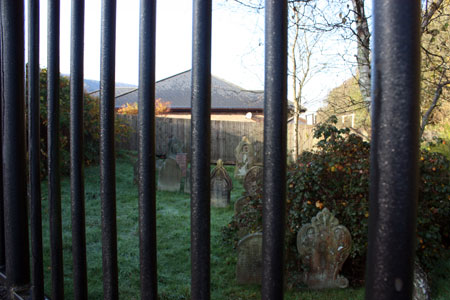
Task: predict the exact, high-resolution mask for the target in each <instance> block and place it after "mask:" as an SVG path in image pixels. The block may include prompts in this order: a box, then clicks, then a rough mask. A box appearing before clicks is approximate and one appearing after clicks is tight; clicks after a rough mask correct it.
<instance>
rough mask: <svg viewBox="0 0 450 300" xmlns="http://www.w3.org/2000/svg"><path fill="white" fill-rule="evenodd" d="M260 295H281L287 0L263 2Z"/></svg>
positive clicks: (285, 125) (283, 226) (285, 145)
mask: <svg viewBox="0 0 450 300" xmlns="http://www.w3.org/2000/svg"><path fill="white" fill-rule="evenodd" d="M265 5H266V8H265V11H266V16H265V22H266V25H265V43H266V47H265V75H264V78H265V79H264V198H263V199H264V200H263V278H262V288H261V291H262V299H264V300H269V299H270V300H275V299H283V295H284V292H283V288H284V286H283V281H284V228H285V217H284V216H285V200H286V159H287V156H286V154H287V150H286V148H287V117H286V116H287V114H286V112H287V56H286V53H287V1H278V0H269V1H266V2H265Z"/></svg>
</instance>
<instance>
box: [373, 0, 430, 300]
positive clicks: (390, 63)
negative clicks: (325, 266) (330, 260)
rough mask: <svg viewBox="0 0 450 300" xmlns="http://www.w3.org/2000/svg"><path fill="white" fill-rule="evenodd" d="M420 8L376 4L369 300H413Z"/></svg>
mask: <svg viewBox="0 0 450 300" xmlns="http://www.w3.org/2000/svg"><path fill="white" fill-rule="evenodd" d="M420 12H421V7H420V1H419V0H416V1H407V0H383V1H379V0H377V1H374V8H373V14H374V48H373V62H372V78H373V84H372V146H371V157H370V166H371V170H370V218H369V250H368V260H367V263H368V265H367V276H366V299H377V300H388V299H396V300H401V299H411V297H412V282H413V262H414V249H415V231H416V230H415V228H416V210H417V208H416V203H417V198H418V189H417V186H418V174H419V171H418V155H419V152H418V151H419V134H418V133H419V107H420Z"/></svg>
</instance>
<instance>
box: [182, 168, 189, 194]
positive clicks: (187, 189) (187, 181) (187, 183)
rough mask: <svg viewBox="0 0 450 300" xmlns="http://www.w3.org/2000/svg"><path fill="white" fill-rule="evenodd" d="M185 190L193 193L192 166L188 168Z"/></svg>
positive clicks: (187, 192)
mask: <svg viewBox="0 0 450 300" xmlns="http://www.w3.org/2000/svg"><path fill="white" fill-rule="evenodd" d="M183 190H184V192H185V193H186V194H190V193H191V168H187V169H186V177H185V178H184V188H183Z"/></svg>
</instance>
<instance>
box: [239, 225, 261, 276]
mask: <svg viewBox="0 0 450 300" xmlns="http://www.w3.org/2000/svg"><path fill="white" fill-rule="evenodd" d="M237 252H238V258H237V263H236V280H237V282H238V283H239V284H261V278H262V233H261V232H257V233H253V234H249V235H247V236H245V237H244V238H243V239H241V240H240V241H239V243H238V246H237Z"/></svg>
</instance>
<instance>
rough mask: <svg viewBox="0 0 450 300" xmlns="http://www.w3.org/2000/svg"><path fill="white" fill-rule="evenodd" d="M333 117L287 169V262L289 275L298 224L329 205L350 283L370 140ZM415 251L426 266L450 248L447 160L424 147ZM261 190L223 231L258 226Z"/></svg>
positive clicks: (359, 272) (359, 270)
mask: <svg viewBox="0 0 450 300" xmlns="http://www.w3.org/2000/svg"><path fill="white" fill-rule="evenodd" d="M335 123H336V119H331V120H330V122H328V123H325V124H322V125H320V126H318V127H317V128H316V131H315V138H318V139H320V141H319V142H318V144H317V149H316V150H315V151H311V152H304V153H302V155H301V156H300V158H299V160H298V161H297V162H296V163H295V164H292V165H291V166H290V167H289V168H288V173H287V185H288V187H287V188H288V190H287V203H286V254H287V255H286V259H287V261H286V263H287V272H289V273H290V274H289V276H288V278H296V276H297V275H298V274H297V273H298V272H299V270H300V269H301V265H300V259H299V257H298V252H297V249H296V236H297V232H298V231H299V229H300V227H301V226H302V225H304V224H306V223H310V221H311V218H312V217H314V216H315V215H316V214H317V213H318V212H319V211H320V210H321V209H323V208H324V207H327V208H328V209H329V210H330V211H331V212H333V213H334V214H335V216H336V217H337V218H338V220H339V222H340V223H341V224H343V225H345V226H346V227H347V228H348V229H349V231H350V233H351V234H352V240H353V246H352V252H351V254H350V257H349V259H348V260H347V262H346V263H345V265H344V269H343V274H344V275H345V276H346V277H347V278H349V279H350V280H351V283H352V284H353V285H359V284H361V283H362V281H363V278H364V266H365V257H366V250H367V232H368V217H369V212H368V207H369V203H368V199H369V153H370V144H369V143H367V142H365V141H363V140H362V139H361V138H360V137H358V136H356V135H354V134H350V131H349V129H346V128H344V129H338V128H336V127H335V125H334V124H335ZM420 170H421V179H420V186H419V190H420V198H419V203H418V214H419V215H418V230H417V234H418V239H417V240H418V243H417V254H418V257H419V259H420V261H421V263H422V264H423V266H424V267H425V268H426V269H429V268H431V267H432V265H433V262H434V261H435V260H436V259H437V258H439V257H440V256H442V255H443V253H444V251H443V250H444V249H448V248H449V237H448V236H449V229H450V222H448V218H449V214H450V199H449V197H450V196H449V195H450V175H449V170H450V164H449V161H448V160H447V159H446V158H445V157H444V156H443V155H441V154H439V153H431V152H427V151H422V153H421V160H420ZM261 198H262V197H261V194H259V195H258V196H256V197H253V198H252V199H251V200H250V205H249V206H248V207H246V209H244V210H243V211H242V212H241V213H240V214H239V215H237V216H235V217H234V218H233V220H232V221H231V222H230V224H229V226H228V227H227V229H226V230H224V232H225V233H226V234H227V235H228V236H229V237H233V236H234V237H235V232H237V229H238V228H241V227H242V226H248V228H250V230H254V231H256V230H261V215H260V213H261V206H262V200H261Z"/></svg>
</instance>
